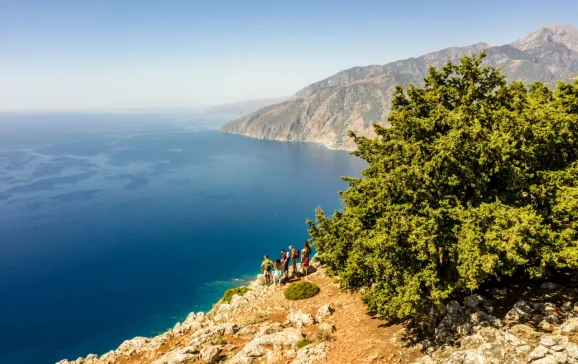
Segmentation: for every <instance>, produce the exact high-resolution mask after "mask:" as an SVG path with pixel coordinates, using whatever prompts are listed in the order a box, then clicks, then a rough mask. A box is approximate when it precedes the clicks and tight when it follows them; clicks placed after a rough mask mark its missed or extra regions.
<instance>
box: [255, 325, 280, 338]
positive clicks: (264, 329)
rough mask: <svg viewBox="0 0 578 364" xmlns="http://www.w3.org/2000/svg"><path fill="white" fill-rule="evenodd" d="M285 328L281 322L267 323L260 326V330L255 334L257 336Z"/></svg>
mask: <svg viewBox="0 0 578 364" xmlns="http://www.w3.org/2000/svg"><path fill="white" fill-rule="evenodd" d="M283 329H284V327H283V325H282V324H281V323H279V322H271V323H266V324H264V325H262V326H261V327H260V328H259V331H258V332H257V334H256V335H255V337H260V336H265V335H270V334H274V333H276V332H279V331H281V330H283Z"/></svg>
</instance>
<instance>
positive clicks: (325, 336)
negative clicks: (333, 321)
mask: <svg viewBox="0 0 578 364" xmlns="http://www.w3.org/2000/svg"><path fill="white" fill-rule="evenodd" d="M331 340H333V335H332V334H331V331H330V330H327V329H321V330H318V331H317V332H316V333H315V335H313V341H319V342H325V341H331Z"/></svg>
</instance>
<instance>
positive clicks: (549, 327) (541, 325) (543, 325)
mask: <svg viewBox="0 0 578 364" xmlns="http://www.w3.org/2000/svg"><path fill="white" fill-rule="evenodd" d="M538 327H539V328H541V329H542V330H544V331H554V325H552V324H551V323H549V322H548V321H546V320H542V321H540V323H539V324H538Z"/></svg>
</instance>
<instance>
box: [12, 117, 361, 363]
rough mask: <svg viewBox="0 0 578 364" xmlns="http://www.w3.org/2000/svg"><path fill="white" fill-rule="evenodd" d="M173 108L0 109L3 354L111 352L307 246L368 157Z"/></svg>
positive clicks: (49, 357)
mask: <svg viewBox="0 0 578 364" xmlns="http://www.w3.org/2000/svg"><path fill="white" fill-rule="evenodd" d="M225 121H226V117H218V116H211V117H209V116H207V115H203V114H200V113H195V112H188V111H178V112H123V113H120V112H116V113H115V112H108V113H105V112H100V113H76V114H70V113H48V114H40V113H34V114H33V113H31V114H16V113H13V114H10V113H5V114H0V363H10V364H21V363H26V364H28V363H33V364H42V363H54V362H56V361H58V360H60V359H63V358H68V359H75V358H77V357H79V356H85V355H87V354H89V353H96V354H99V355H100V354H103V353H105V352H107V351H109V350H111V349H115V348H116V347H117V346H118V345H119V344H121V343H122V341H123V340H125V339H129V338H132V337H134V336H153V335H156V334H158V333H160V332H163V331H165V330H166V329H168V328H169V327H172V326H173V325H174V324H175V323H176V322H177V321H182V320H183V319H184V318H185V317H186V315H187V314H188V313H189V312H191V311H206V310H208V309H210V308H211V305H212V304H213V303H214V302H215V301H216V300H217V299H218V298H220V297H221V295H222V293H223V291H224V290H225V289H227V288H229V287H232V286H235V285H238V284H240V283H239V280H241V281H242V280H244V279H250V278H252V277H254V275H255V274H256V273H258V270H259V264H260V262H261V260H262V256H263V254H265V253H267V254H269V255H270V256H272V257H276V256H279V251H280V249H281V248H283V247H285V248H287V247H288V246H289V245H290V244H293V245H297V246H301V245H302V242H303V240H304V239H306V238H307V237H308V234H307V226H306V224H305V219H306V218H307V217H310V218H313V217H314V209H315V207H317V206H321V207H323V208H324V209H325V210H326V211H331V210H333V209H337V208H340V200H339V196H338V191H339V190H343V189H344V188H345V187H346V185H345V183H344V182H342V181H341V180H340V176H342V175H359V172H360V170H361V169H362V168H363V167H364V165H363V163H362V161H360V160H358V159H357V158H355V157H352V156H350V155H349V154H348V153H347V152H344V151H335V150H328V149H326V148H324V147H320V146H319V145H317V144H311V143H283V142H274V141H263V140H255V139H250V138H245V137H242V136H236V135H227V134H222V133H220V132H219V131H218V127H219V126H220V125H221V124H223V123H224V122H225Z"/></svg>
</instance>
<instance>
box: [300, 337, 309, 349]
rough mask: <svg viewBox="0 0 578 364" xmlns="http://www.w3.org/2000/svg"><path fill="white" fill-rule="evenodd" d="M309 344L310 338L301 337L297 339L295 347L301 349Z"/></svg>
mask: <svg viewBox="0 0 578 364" xmlns="http://www.w3.org/2000/svg"><path fill="white" fill-rule="evenodd" d="M309 344H311V340H309V339H301V340H299V341H297V349H301V348H304V347H306V346H307V345H309Z"/></svg>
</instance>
